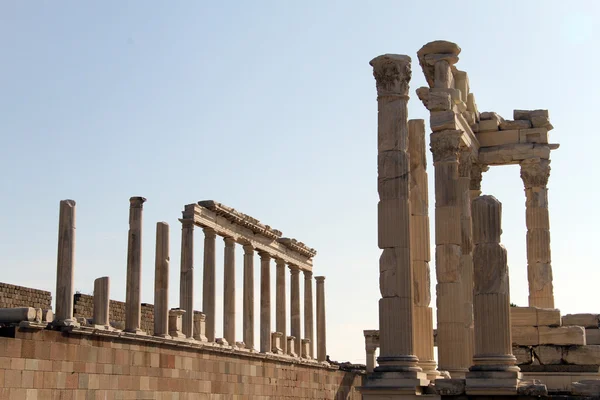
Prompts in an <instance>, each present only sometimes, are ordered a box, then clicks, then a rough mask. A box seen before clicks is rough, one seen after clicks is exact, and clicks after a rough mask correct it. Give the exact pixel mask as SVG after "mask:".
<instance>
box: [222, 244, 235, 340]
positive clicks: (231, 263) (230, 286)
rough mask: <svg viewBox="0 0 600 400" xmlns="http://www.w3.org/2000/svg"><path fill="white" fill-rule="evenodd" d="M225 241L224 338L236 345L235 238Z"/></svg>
mask: <svg viewBox="0 0 600 400" xmlns="http://www.w3.org/2000/svg"><path fill="white" fill-rule="evenodd" d="M223 240H224V241H225V257H224V260H225V270H224V273H223V292H224V293H223V338H224V339H225V340H226V341H227V342H229V344H230V345H231V346H233V345H235V240H234V239H233V238H230V237H226V238H223Z"/></svg>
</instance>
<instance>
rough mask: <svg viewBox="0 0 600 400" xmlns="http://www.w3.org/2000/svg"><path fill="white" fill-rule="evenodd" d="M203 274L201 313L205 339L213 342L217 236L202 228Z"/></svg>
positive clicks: (214, 335)
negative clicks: (202, 312) (202, 314)
mask: <svg viewBox="0 0 600 400" xmlns="http://www.w3.org/2000/svg"><path fill="white" fill-rule="evenodd" d="M203 232H204V273H203V277H202V311H204V313H205V314H206V339H207V340H208V341H209V342H214V341H215V338H216V330H215V318H216V297H215V296H216V292H215V287H216V284H217V281H216V280H217V278H216V273H215V264H216V260H215V257H216V253H215V238H216V237H217V234H216V232H215V230H214V229H212V228H204V229H203Z"/></svg>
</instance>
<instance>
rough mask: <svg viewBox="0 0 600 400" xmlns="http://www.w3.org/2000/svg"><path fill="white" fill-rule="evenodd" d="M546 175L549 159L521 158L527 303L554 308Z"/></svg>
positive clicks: (548, 175)
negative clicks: (525, 226) (525, 236)
mask: <svg viewBox="0 0 600 400" xmlns="http://www.w3.org/2000/svg"><path fill="white" fill-rule="evenodd" d="M549 177H550V160H545V159H540V158H532V159H527V160H523V161H522V162H521V179H523V183H524V184H525V196H526V198H527V200H526V202H525V206H526V211H525V217H526V218H525V220H526V224H527V278H528V281H529V306H530V307H540V308H554V291H553V285H552V264H551V255H550V217H549V215H548V188H547V185H548V178H549Z"/></svg>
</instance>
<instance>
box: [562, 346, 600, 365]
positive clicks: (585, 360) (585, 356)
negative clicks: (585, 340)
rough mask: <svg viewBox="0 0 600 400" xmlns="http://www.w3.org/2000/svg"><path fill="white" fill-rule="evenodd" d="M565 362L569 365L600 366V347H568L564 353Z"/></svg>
mask: <svg viewBox="0 0 600 400" xmlns="http://www.w3.org/2000/svg"><path fill="white" fill-rule="evenodd" d="M563 360H564V361H565V362H566V363H567V364H577V365H598V364H600V346H596V345H587V346H568V347H565V349H564V352H563Z"/></svg>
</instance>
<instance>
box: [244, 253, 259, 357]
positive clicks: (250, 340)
mask: <svg viewBox="0 0 600 400" xmlns="http://www.w3.org/2000/svg"><path fill="white" fill-rule="evenodd" d="M243 309H244V310H243V324H244V326H243V330H244V344H245V347H246V348H247V349H254V247H252V245H250V244H246V245H244V303H243ZM261 311H262V310H261Z"/></svg>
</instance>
